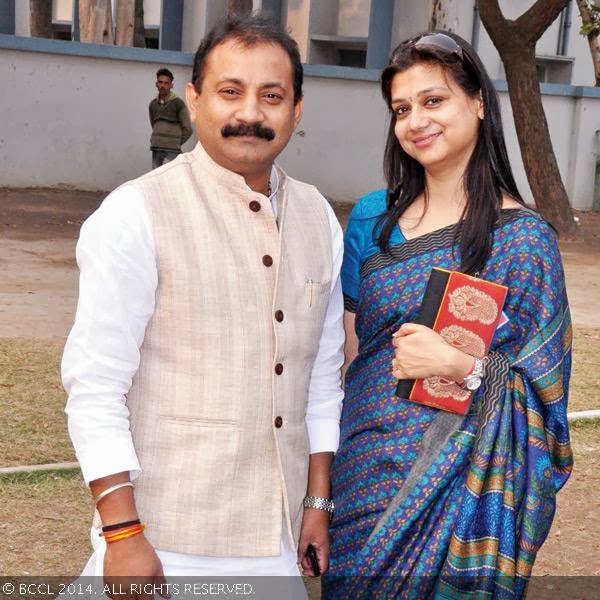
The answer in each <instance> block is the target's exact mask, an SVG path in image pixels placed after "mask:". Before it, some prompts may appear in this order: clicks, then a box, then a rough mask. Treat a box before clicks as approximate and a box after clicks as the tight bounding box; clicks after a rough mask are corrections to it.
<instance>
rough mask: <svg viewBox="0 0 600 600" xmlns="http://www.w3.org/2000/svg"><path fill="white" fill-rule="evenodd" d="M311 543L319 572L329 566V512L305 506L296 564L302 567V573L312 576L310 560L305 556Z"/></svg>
mask: <svg viewBox="0 0 600 600" xmlns="http://www.w3.org/2000/svg"><path fill="white" fill-rule="evenodd" d="M309 544H312V545H313V547H314V549H315V550H316V552H317V560H318V561H319V567H320V569H321V574H323V573H325V571H327V569H328V567H329V513H328V512H327V511H326V510H319V509H318V508H305V509H304V516H303V517H302V527H301V528H300V542H299V543H298V564H299V565H300V566H301V568H302V575H305V576H309V577H314V576H315V573H313V570H312V567H311V564H310V560H309V559H308V556H306V548H307V546H308V545H309Z"/></svg>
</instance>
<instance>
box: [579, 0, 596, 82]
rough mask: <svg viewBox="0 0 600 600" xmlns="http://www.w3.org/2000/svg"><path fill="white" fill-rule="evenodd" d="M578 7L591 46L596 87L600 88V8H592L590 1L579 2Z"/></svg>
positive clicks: (580, 0)
mask: <svg viewBox="0 0 600 600" xmlns="http://www.w3.org/2000/svg"><path fill="white" fill-rule="evenodd" d="M577 6H578V7H579V14H580V15H581V20H582V22H583V27H582V28H581V29H582V33H583V34H584V35H585V36H586V37H587V39H588V44H589V45H590V52H591V54H592V62H593V63H594V77H595V79H596V86H600V8H592V6H590V3H589V0H577Z"/></svg>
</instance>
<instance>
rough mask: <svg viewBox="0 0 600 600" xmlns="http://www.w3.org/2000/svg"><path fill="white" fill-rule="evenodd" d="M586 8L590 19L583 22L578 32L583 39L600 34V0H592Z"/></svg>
mask: <svg viewBox="0 0 600 600" xmlns="http://www.w3.org/2000/svg"><path fill="white" fill-rule="evenodd" d="M588 8H589V11H590V15H591V19H590V20H589V21H587V22H584V23H583V25H582V26H581V29H580V30H579V33H580V34H581V35H584V36H585V37H588V36H590V35H598V34H600V0H592V1H591V2H589V4H588Z"/></svg>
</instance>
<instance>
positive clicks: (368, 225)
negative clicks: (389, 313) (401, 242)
mask: <svg viewBox="0 0 600 600" xmlns="http://www.w3.org/2000/svg"><path fill="white" fill-rule="evenodd" d="M385 209H386V192H385V190H377V191H375V192H371V193H370V194H367V195H366V196H363V197H362V198H361V199H360V200H358V202H357V203H356V204H355V205H354V208H353V209H352V212H351V213H350V218H349V220H348V225H347V227H346V235H345V237H344V262H343V264H342V272H341V278H342V290H343V292H344V307H345V309H346V310H348V311H350V312H356V309H357V306H358V300H359V289H360V269H361V266H362V264H363V262H364V261H365V259H366V258H368V257H369V256H371V255H372V254H374V253H376V252H378V251H379V247H378V246H377V242H376V241H375V236H374V230H375V227H376V225H377V221H378V219H379V217H380V216H381V214H382V213H383V212H384V211H385Z"/></svg>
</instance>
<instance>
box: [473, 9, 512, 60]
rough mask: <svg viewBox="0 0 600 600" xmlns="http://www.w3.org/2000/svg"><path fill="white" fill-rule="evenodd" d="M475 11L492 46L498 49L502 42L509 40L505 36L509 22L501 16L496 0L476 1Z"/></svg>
mask: <svg viewBox="0 0 600 600" xmlns="http://www.w3.org/2000/svg"><path fill="white" fill-rule="evenodd" d="M477 9H478V10H479V16H480V18H481V22H482V23H483V25H484V27H485V29H486V31H487V32H488V34H489V36H490V38H491V39H492V42H493V43H494V46H496V48H498V49H500V46H501V45H502V44H503V42H504V40H506V39H507V38H509V36H508V35H507V34H508V31H507V30H508V27H509V21H508V20H507V19H506V18H505V17H504V15H503V14H502V11H501V10H500V6H499V5H498V0H477Z"/></svg>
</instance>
